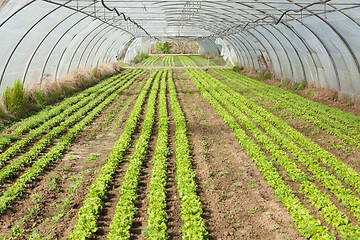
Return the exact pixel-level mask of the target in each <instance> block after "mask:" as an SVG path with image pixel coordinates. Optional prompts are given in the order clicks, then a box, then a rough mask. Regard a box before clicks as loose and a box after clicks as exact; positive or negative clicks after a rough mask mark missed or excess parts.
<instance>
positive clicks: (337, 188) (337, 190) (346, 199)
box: [203, 74, 360, 236]
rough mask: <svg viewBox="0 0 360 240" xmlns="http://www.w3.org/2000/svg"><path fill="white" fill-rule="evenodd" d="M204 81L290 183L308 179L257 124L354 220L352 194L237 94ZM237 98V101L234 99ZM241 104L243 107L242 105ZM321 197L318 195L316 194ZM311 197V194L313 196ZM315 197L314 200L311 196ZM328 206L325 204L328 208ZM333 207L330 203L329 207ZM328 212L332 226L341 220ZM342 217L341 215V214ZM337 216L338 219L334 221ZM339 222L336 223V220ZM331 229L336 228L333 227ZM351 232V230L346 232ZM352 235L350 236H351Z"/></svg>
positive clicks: (355, 201)
mask: <svg viewBox="0 0 360 240" xmlns="http://www.w3.org/2000/svg"><path fill="white" fill-rule="evenodd" d="M203 77H204V79H207V81H208V82H209V81H210V79H212V80H213V82H214V84H212V86H208V88H209V87H210V88H213V89H216V90H217V91H218V92H219V93H221V94H222V95H223V96H224V97H225V98H227V99H229V101H231V102H232V104H234V105H235V106H236V107H237V108H235V107H234V106H232V105H231V104H226V103H224V102H223V101H226V100H224V99H222V96H221V95H220V94H219V93H217V92H215V90H212V92H213V93H212V94H213V95H214V96H215V95H216V96H217V97H216V98H217V99H218V100H219V99H220V100H219V101H221V103H222V104H223V105H225V104H226V106H228V107H229V108H228V110H230V111H231V112H232V114H233V115H234V116H236V117H237V118H238V119H239V120H240V122H241V123H242V124H243V126H244V127H246V128H247V130H248V131H249V132H250V133H252V134H253V136H255V137H256V139H257V141H258V142H259V143H260V144H262V145H263V146H264V147H265V149H266V150H267V151H268V152H269V153H271V154H272V156H273V158H274V159H275V160H277V162H278V164H279V165H281V166H283V167H284V169H285V170H286V171H287V172H288V175H289V176H290V177H291V178H292V180H293V181H298V182H299V183H302V184H306V183H308V177H307V176H306V175H305V174H304V173H303V172H302V171H301V169H300V168H299V167H297V165H296V164H295V163H294V161H293V160H292V159H290V158H289V157H288V156H287V155H286V153H285V152H284V151H282V150H281V148H280V146H279V145H277V144H276V143H275V141H274V140H272V139H270V138H269V137H267V136H266V134H264V133H263V132H262V131H261V130H260V129H258V127H257V126H256V125H255V123H257V124H258V125H259V126H260V127H262V128H263V129H264V130H265V131H266V132H267V133H269V134H270V135H271V136H273V137H274V139H275V140H276V141H277V142H278V143H279V144H280V145H281V146H282V147H284V148H286V149H287V150H288V151H290V152H291V153H293V154H294V155H295V157H297V158H298V159H299V161H301V162H302V163H304V165H306V166H307V167H308V170H309V171H310V172H311V173H313V174H314V176H315V177H316V178H317V179H318V180H319V181H320V182H321V183H322V184H323V186H324V187H327V188H328V189H330V190H331V191H332V192H333V193H334V194H335V195H336V197H337V198H338V199H339V200H340V201H342V202H343V203H344V204H343V205H344V206H345V207H347V208H348V209H349V210H350V211H352V212H354V211H355V216H357V217H358V210H357V209H358V208H359V206H360V201H359V199H358V198H357V197H356V196H354V194H353V193H352V192H351V191H350V190H348V189H346V188H345V187H344V186H343V185H342V183H341V182H340V181H338V180H336V178H334V177H333V176H332V175H331V173H329V172H327V171H326V170H325V169H323V168H321V167H320V166H319V165H318V164H317V163H316V159H312V158H311V157H309V156H308V155H307V154H306V152H305V151H303V150H302V149H300V148H298V147H297V146H296V145H295V144H294V143H293V142H292V141H291V140H289V139H288V138H286V136H284V135H282V134H281V133H280V132H279V131H277V130H276V129H275V128H274V127H273V126H272V125H271V124H269V123H268V122H267V121H266V120H265V119H264V118H262V117H261V116H259V115H258V114H257V113H255V112H253V111H251V110H250V109H248V108H247V107H246V106H245V105H248V104H247V103H246V102H249V100H247V99H246V98H244V97H243V96H241V95H240V94H238V93H236V92H235V91H233V92H232V94H229V93H228V92H226V91H225V90H224V89H226V90H227V91H229V92H230V91H231V89H230V88H228V87H227V86H226V85H224V84H222V83H221V82H220V81H218V80H216V79H214V78H212V77H211V76H209V75H208V74H206V75H205V74H203ZM235 96H237V98H236V97H235ZM244 103H245V105H244ZM238 110H241V111H243V112H244V113H245V114H246V115H247V116H249V118H251V119H252V120H253V121H254V122H255V123H254V122H252V121H251V120H250V119H248V118H247V117H246V116H245V115H244V114H242V113H241V112H239V111H238ZM284 124H285V123H284ZM311 186H312V187H315V186H314V185H311ZM312 192H313V193H317V194H319V196H318V197H319V198H320V197H321V196H322V195H321V194H322V193H321V192H320V191H319V190H317V189H316V190H313V191H312ZM320 193H321V194H320ZM313 195H314V194H313ZM315 197H316V196H315ZM329 204H330V203H327V205H329ZM331 204H332V205H333V203H331ZM329 209H331V210H332V211H334V214H332V217H333V218H334V219H332V220H333V222H335V221H337V219H338V218H339V219H342V216H341V215H339V214H337V212H340V211H339V209H337V208H336V207H335V205H334V206H333V207H332V208H329ZM321 213H324V215H325V216H324V218H325V219H326V217H327V216H328V214H329V212H325V211H323V212H321ZM342 214H343V213H342ZM335 216H337V217H338V218H335ZM339 221H340V220H339ZM334 227H335V228H336V227H337V226H334ZM348 229H351V230H348ZM341 231H342V233H343V235H344V234H347V235H352V236H357V231H359V229H357V228H353V226H351V224H349V225H348V226H346V228H345V226H342V228H341ZM351 231H354V232H351Z"/></svg>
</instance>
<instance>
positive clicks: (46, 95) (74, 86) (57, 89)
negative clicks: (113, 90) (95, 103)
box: [0, 63, 122, 130]
mask: <svg viewBox="0 0 360 240" xmlns="http://www.w3.org/2000/svg"><path fill="white" fill-rule="evenodd" d="M121 70H122V69H121V68H120V66H119V64H117V63H107V64H104V65H101V66H99V67H96V68H94V69H79V70H77V71H74V72H73V73H71V74H69V75H67V76H65V77H63V78H61V79H58V80H55V81H51V80H50V79H43V81H41V83H39V84H33V85H32V86H25V88H26V89H25V98H26V102H25V108H26V112H24V113H23V114H21V116H13V115H11V114H10V113H9V111H8V110H7V109H6V107H4V106H6V104H4V102H3V103H0V130H1V128H2V127H5V126H6V125H9V124H11V123H12V122H13V121H17V120H19V119H21V118H23V117H26V116H29V115H32V114H34V113H36V112H37V111H39V110H41V109H43V108H45V107H46V106H47V105H51V104H54V103H56V102H59V101H61V100H63V99H64V98H66V97H69V96H71V95H73V94H74V93H76V92H79V91H81V90H84V89H86V88H88V87H90V86H93V85H95V84H96V83H98V82H100V81H101V80H103V79H105V78H108V77H110V76H112V75H115V74H117V73H119V72H120V71H121ZM2 100H3V101H4V97H3V98H2Z"/></svg>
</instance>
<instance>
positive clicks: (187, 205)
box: [70, 70, 208, 239]
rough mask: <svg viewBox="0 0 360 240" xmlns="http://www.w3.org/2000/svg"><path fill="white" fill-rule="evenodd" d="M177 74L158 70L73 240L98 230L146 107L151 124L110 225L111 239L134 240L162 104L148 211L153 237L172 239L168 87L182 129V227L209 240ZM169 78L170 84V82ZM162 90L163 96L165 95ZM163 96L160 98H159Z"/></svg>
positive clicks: (97, 183)
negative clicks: (144, 172) (169, 224)
mask: <svg viewBox="0 0 360 240" xmlns="http://www.w3.org/2000/svg"><path fill="white" fill-rule="evenodd" d="M172 74H173V72H172V70H168V71H167V70H161V71H155V72H154V73H153V74H152V75H151V76H150V78H149V79H148V81H147V83H146V85H145V87H144V88H143V89H142V91H141V93H140V95H139V97H138V99H137V101H136V103H135V105H134V108H133V110H132V112H131V115H130V117H129V118H128V120H127V123H126V127H125V129H124V131H123V133H122V134H121V136H120V138H119V140H118V142H117V144H116V145H115V147H114V149H113V151H112V153H111V155H110V156H109V158H108V159H107V161H106V164H105V165H104V166H103V167H102V168H101V170H100V174H99V176H98V178H97V179H96V180H95V182H94V183H93V184H92V186H91V190H90V192H89V194H88V196H87V199H86V200H85V201H84V204H83V206H82V207H81V208H80V210H79V212H78V220H77V223H76V226H75V227H74V230H73V232H72V233H71V235H70V239H88V238H91V237H92V236H93V234H95V233H96V231H97V230H98V226H97V220H98V218H99V215H100V214H101V211H102V209H103V205H104V199H105V197H106V194H107V191H108V189H109V187H110V186H111V184H112V181H113V178H114V174H115V171H116V169H117V166H118V164H119V163H120V162H122V161H124V154H125V152H126V151H127V149H128V148H129V147H130V146H131V144H132V143H131V138H132V135H133V134H134V132H135V129H136V127H137V125H138V124H139V121H140V115H141V112H142V109H143V108H144V105H145V103H146V99H147V95H149V97H148V100H147V106H146V110H145V119H144V121H143V124H142V129H141V133H140V137H139V139H138V140H137V141H136V143H135V152H134V153H133V155H132V156H131V158H130V160H129V162H130V164H129V166H128V168H127V170H126V174H125V177H124V180H123V182H122V186H121V189H120V199H119V201H118V204H117V206H116V211H115V215H114V217H113V219H112V222H111V224H110V229H111V231H110V232H109V234H108V236H107V238H108V239H130V237H131V233H130V230H131V227H132V224H133V220H134V214H135V212H136V207H135V204H136V200H137V198H138V184H139V181H140V174H141V171H142V165H143V162H144V160H145V158H146V157H147V155H148V146H149V142H150V140H151V136H152V134H154V133H153V128H154V122H155V117H156V114H157V113H156V102H157V98H158V102H159V108H158V109H159V127H158V138H157V143H156V149H155V154H154V159H153V162H154V166H153V169H152V178H151V182H150V194H149V200H150V203H149V207H148V214H149V220H148V229H149V231H148V238H149V239H168V238H169V235H168V233H167V213H166V190H165V186H166V180H167V162H168V156H169V148H168V141H169V140H168V133H169V127H168V121H169V118H168V109H167V108H168V107H167V100H166V94H167V85H168V88H169V95H170V104H171V107H172V110H173V112H174V120H175V124H176V130H175V134H176V142H175V148H176V152H175V154H176V169H177V186H178V191H179V195H180V198H181V217H182V219H183V221H184V226H183V228H182V234H183V239H206V238H207V235H208V233H207V231H206V228H205V222H204V220H203V218H202V205H201V202H200V198H199V196H198V195H197V194H196V182H195V179H194V175H195V174H194V172H193V170H192V167H191V157H190V144H189V141H188V138H187V127H186V119H185V117H184V114H183V112H182V110H181V106H180V103H179V100H178V98H177V93H176V89H175V84H174V82H173V80H172ZM166 79H168V84H167V83H166ZM159 85H161V87H160V91H159ZM158 96H159V97H158Z"/></svg>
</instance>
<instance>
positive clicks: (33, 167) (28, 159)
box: [0, 70, 144, 214]
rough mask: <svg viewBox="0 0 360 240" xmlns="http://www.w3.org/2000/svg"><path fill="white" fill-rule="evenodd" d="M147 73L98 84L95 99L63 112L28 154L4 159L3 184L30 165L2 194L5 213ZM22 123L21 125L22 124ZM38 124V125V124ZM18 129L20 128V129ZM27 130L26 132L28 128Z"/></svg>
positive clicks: (1, 208) (0, 203)
mask: <svg viewBox="0 0 360 240" xmlns="http://www.w3.org/2000/svg"><path fill="white" fill-rule="evenodd" d="M143 73H144V70H139V71H135V72H130V73H127V74H124V75H122V76H119V77H116V78H113V79H111V80H109V81H107V84H101V85H100V87H94V89H97V88H98V89H97V90H96V91H94V95H93V96H92V97H93V99H87V101H88V103H87V104H85V105H84V106H83V107H81V108H78V109H77V111H76V112H75V113H74V114H73V115H71V116H68V117H67V118H66V117H65V115H62V114H61V113H59V115H58V116H62V117H63V119H62V120H63V121H62V122H61V123H59V124H58V126H53V128H50V127H49V128H48V129H47V131H46V133H47V134H46V135H44V136H42V138H41V140H39V141H38V142H37V143H36V144H35V145H34V146H32V147H31V148H30V149H29V150H28V151H27V152H26V153H25V154H23V155H21V156H20V157H18V158H15V159H11V158H8V159H7V160H12V161H9V163H7V162H6V161H4V162H3V165H5V166H2V168H1V169H0V172H1V173H0V179H1V184H3V183H4V182H5V180H6V179H8V178H9V177H10V176H12V175H14V174H15V173H16V172H17V171H18V170H19V169H20V168H21V167H23V166H29V168H28V170H26V171H25V173H23V174H21V175H20V176H19V177H18V178H17V179H16V180H15V182H14V183H13V184H12V185H11V186H10V187H8V188H7V189H5V190H4V192H2V195H1V197H0V214H2V213H3V212H4V211H5V210H6V209H7V207H8V206H9V205H10V204H11V203H12V202H13V201H15V200H16V199H17V198H18V197H19V196H21V195H22V193H23V191H24V190H25V189H26V187H27V184H28V183H30V182H33V181H35V180H37V178H38V177H39V176H40V174H42V173H43V172H44V171H45V170H46V169H47V168H48V167H49V166H50V165H51V164H52V163H54V162H56V161H57V160H59V159H61V158H62V156H63V155H64V153H65V152H66V151H67V150H68V149H69V147H70V146H71V143H72V142H73V140H74V139H75V137H77V136H78V135H79V134H80V133H81V132H82V131H84V130H85V129H86V127H87V126H89V124H91V123H92V122H93V121H94V119H95V118H96V117H98V116H99V115H100V114H101V112H103V111H104V110H105V109H106V107H107V106H109V105H110V104H111V103H112V102H113V101H114V100H115V99H116V98H117V97H118V96H119V95H120V94H121V93H122V92H123V91H124V90H125V89H127V88H128V87H129V86H130V85H132V84H133V82H134V81H136V80H137V78H138V77H139V76H140V75H141V74H143ZM112 82H113V83H112ZM81 95H82V94H81V93H80V94H79V96H81ZM89 96H91V95H89ZM96 96H97V97H96ZM94 97H95V98H94ZM75 98H76V97H75ZM79 100H80V99H79ZM80 102H82V101H81V100H80V101H79V102H78V103H80ZM67 103H68V102H67V101H65V102H64V103H63V104H67ZM73 103H74V105H72V106H68V108H67V109H71V108H72V107H75V106H77V105H78V104H75V101H74V102H73ZM59 107H60V106H59ZM55 108H57V107H55ZM67 109H66V108H63V112H66V110H67ZM49 112H51V111H49ZM40 114H44V113H40ZM53 118H57V116H54V117H53ZM33 119H38V118H37V117H36V116H35V117H34V118H32V119H28V121H33ZM43 122H44V123H43V125H44V124H47V123H48V122H52V118H50V119H49V120H47V121H43ZM43 125H40V123H39V124H32V126H34V128H33V129H28V131H29V134H28V135H26V136H23V138H21V139H19V141H17V142H15V143H14V144H13V146H18V145H17V143H18V142H23V141H22V140H23V139H27V137H28V136H29V135H31V134H32V133H33V132H37V129H39V128H40V129H41V128H42V126H43ZM19 126H20V127H21V126H22V125H19ZM36 126H38V127H37V128H36ZM14 131H17V129H15V130H14ZM14 131H13V132H14ZM10 134H11V133H10ZM23 134H25V132H24V133H23ZM55 138H57V141H56V144H54V146H53V147H52V148H51V149H50V150H49V151H48V152H47V153H46V154H44V155H43V156H42V157H40V156H39V155H40V153H42V152H44V151H45V150H46V148H47V147H49V146H50V144H53V140H54V139H55ZM32 140H33V141H35V140H37V139H36V138H35V139H32ZM26 141H28V140H26ZM26 141H25V142H26ZM15 150H16V149H15ZM15 150H14V149H13V148H12V147H9V148H8V149H7V150H5V151H4V152H3V153H1V157H3V156H7V157H9V156H10V155H9V153H8V152H9V151H10V152H13V151H15ZM20 151H21V150H20ZM4 159H5V158H4Z"/></svg>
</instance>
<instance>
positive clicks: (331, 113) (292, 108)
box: [215, 70, 360, 147]
mask: <svg viewBox="0 0 360 240" xmlns="http://www.w3.org/2000/svg"><path fill="white" fill-rule="evenodd" d="M215 72H217V73H218V74H219V75H221V76H226V79H229V80H230V81H232V82H233V83H235V84H236V85H238V86H240V87H242V88H244V89H246V90H247V91H249V92H250V93H252V94H254V95H256V96H261V97H263V96H264V95H263V94H265V93H266V95H265V96H264V97H265V98H264V99H265V100H267V101H269V102H271V103H272V104H274V105H275V106H276V107H275V108H276V109H285V110H287V111H289V112H290V113H291V114H293V115H295V116H298V117H299V118H300V119H303V120H305V121H308V122H310V123H312V124H313V125H315V126H318V127H320V128H322V129H324V130H325V131H327V132H328V133H329V134H331V135H334V136H336V137H338V138H339V139H341V140H343V141H344V142H346V143H348V144H350V145H352V146H356V147H359V143H358V141H357V140H360V133H359V130H360V124H359V122H360V119H359V117H357V116H354V115H353V114H351V113H347V112H342V111H341V110H339V109H334V108H330V107H328V106H326V105H321V104H319V103H315V102H312V101H310V100H308V99H305V98H302V97H300V96H298V95H296V94H293V93H291V92H288V91H285V90H283V89H281V88H277V87H273V86H269V85H267V84H264V83H261V82H258V81H256V80H253V79H250V78H247V77H244V76H242V75H240V74H237V73H234V72H232V71H228V70H220V71H215ZM239 80H241V81H239ZM351 137H352V138H351ZM353 138H355V139H357V140H354V139H353Z"/></svg>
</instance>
